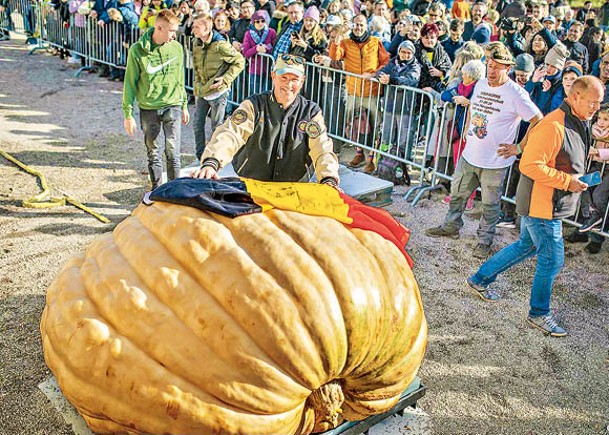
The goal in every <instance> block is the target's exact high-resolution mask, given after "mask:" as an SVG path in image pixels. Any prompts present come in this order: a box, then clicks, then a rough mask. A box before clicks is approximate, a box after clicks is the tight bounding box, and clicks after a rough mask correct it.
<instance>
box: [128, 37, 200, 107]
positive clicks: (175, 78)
mask: <svg viewBox="0 0 609 435" xmlns="http://www.w3.org/2000/svg"><path fill="white" fill-rule="evenodd" d="M153 31H154V29H150V30H149V31H147V32H146V33H144V34H143V35H142V37H141V38H140V39H139V40H138V41H137V42H136V43H135V44H133V45H132V46H131V47H130V48H129V54H128V56H127V71H126V72H125V84H124V87H123V113H124V114H125V118H132V117H133V101H134V100H137V105H138V106H139V107H140V109H147V110H158V109H163V108H165V107H169V106H180V107H182V108H183V109H184V108H186V107H187V104H188V98H187V96H186V89H185V88H184V49H183V48H182V45H181V44H180V43H179V42H177V41H172V42H168V43H166V44H163V45H156V44H153V42H152V32H153Z"/></svg>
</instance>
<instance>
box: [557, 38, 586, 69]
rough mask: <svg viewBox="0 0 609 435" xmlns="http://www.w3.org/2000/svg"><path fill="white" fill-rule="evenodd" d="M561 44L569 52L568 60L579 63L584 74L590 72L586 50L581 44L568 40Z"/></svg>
mask: <svg viewBox="0 0 609 435" xmlns="http://www.w3.org/2000/svg"><path fill="white" fill-rule="evenodd" d="M563 44H565V47H567V50H569V53H570V55H569V59H570V60H574V61H575V62H577V63H579V64H580V65H581V66H582V68H583V69H584V74H588V72H589V71H590V65H589V63H588V59H589V56H588V48H587V47H586V46H585V45H584V44H582V43H581V42H571V41H569V40H568V39H565V40H564V41H563Z"/></svg>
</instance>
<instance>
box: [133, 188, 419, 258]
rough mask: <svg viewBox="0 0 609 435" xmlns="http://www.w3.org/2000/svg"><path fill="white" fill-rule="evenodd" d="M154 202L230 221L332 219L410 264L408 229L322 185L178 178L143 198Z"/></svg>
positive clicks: (392, 219) (147, 202)
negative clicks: (276, 213)
mask: <svg viewBox="0 0 609 435" xmlns="http://www.w3.org/2000/svg"><path fill="white" fill-rule="evenodd" d="M153 201H161V202H170V203H173V204H180V205H186V206H189V207H195V208H198V209H200V210H204V211H208V212H212V213H217V214H220V215H223V216H227V217H231V218H234V217H238V216H241V215H245V214H251V213H264V212H265V211H267V210H270V209H272V208H277V209H281V210H290V211H296V212H300V213H304V214H308V215H313V216H324V217H331V218H334V219H336V220H337V221H339V222H342V223H343V224H344V225H346V226H347V227H349V228H359V229H362V230H368V231H374V232H375V233H377V234H379V235H380V236H382V237H383V238H385V239H387V240H389V241H390V242H392V243H393V244H394V245H396V246H397V247H398V249H399V250H400V251H401V252H402V254H404V257H405V258H406V261H407V262H408V264H409V265H410V267H411V268H412V265H413V262H412V259H411V258H410V256H409V255H408V253H406V249H405V247H406V243H408V239H409V238H410V230H408V229H407V228H405V227H404V226H403V225H402V224H400V223H399V222H398V221H396V220H395V219H394V218H393V217H392V216H391V215H390V214H389V213H388V212H387V211H386V210H383V209H380V208H376V207H371V206H368V205H365V204H362V203H361V202H359V201H357V200H356V199H354V198H352V197H350V196H349V195H347V194H345V193H342V192H339V191H338V190H336V189H335V188H333V187H331V186H328V185H325V184H314V183H292V182H290V183H276V182H268V181H257V180H252V179H249V178H222V179H219V180H200V179H195V178H178V179H175V180H172V181H170V182H168V183H166V184H163V185H162V186H160V187H158V188H156V189H155V190H153V191H152V192H150V193H149V194H146V196H145V197H144V203H146V204H149V203H151V202H153Z"/></svg>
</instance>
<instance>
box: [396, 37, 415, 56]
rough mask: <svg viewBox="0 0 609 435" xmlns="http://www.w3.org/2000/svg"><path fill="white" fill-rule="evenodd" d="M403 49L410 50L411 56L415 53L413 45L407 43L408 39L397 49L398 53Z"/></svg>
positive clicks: (409, 42)
mask: <svg viewBox="0 0 609 435" xmlns="http://www.w3.org/2000/svg"><path fill="white" fill-rule="evenodd" d="M402 48H405V49H407V50H410V51H411V52H412V53H413V54H414V53H416V50H415V48H414V44H413V43H412V42H411V41H409V40H408V39H406V40H404V41H403V42H402V43H401V44H400V46H399V47H398V52H399V51H400V50H401V49H402Z"/></svg>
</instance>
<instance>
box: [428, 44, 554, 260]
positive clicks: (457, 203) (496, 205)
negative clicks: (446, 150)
mask: <svg viewBox="0 0 609 435" xmlns="http://www.w3.org/2000/svg"><path fill="white" fill-rule="evenodd" d="M513 64H514V62H513V60H512V54H511V53H510V51H509V50H508V49H507V47H505V45H503V44H501V43H494V45H493V47H492V49H489V50H487V78H486V79H482V80H479V81H478V83H477V84H476V88H475V90H474V93H473V95H472V97H471V99H470V106H469V107H470V111H469V120H468V123H467V127H466V129H465V130H466V131H467V134H466V145H465V149H464V150H463V154H462V155H461V158H460V159H459V162H458V164H457V169H456V170H455V174H454V176H453V181H452V189H451V192H450V193H451V200H450V204H449V209H448V213H447V214H446V217H445V219H444V223H443V224H442V225H440V226H439V227H434V228H428V229H427V230H426V231H425V234H427V235H428V236H429V237H450V238H452V239H458V238H459V231H460V230H461V228H462V227H463V219H462V216H463V212H464V211H465V204H466V202H467V199H468V198H469V197H470V195H471V194H472V192H473V191H474V190H475V189H477V188H478V187H480V188H481V190H482V218H481V219H480V224H479V227H478V245H477V246H476V248H475V249H474V253H473V255H474V257H476V258H481V259H485V258H487V257H488V255H489V254H490V252H491V244H492V243H493V238H494V235H495V231H496V225H497V223H498V222H499V217H500V211H501V194H502V192H503V184H504V180H505V177H506V175H507V173H508V171H509V167H510V166H511V165H512V163H514V160H515V157H514V156H513V155H512V154H508V153H507V152H505V150H504V148H506V147H507V146H511V144H513V143H514V141H515V139H516V135H517V134H518V126H519V124H520V121H521V120H525V121H528V122H529V123H530V124H531V128H532V127H533V126H534V125H535V124H537V123H538V122H539V121H540V120H541V118H542V115H541V112H540V111H539V109H538V108H537V107H536V106H535V104H533V102H532V101H531V98H530V97H529V95H528V94H527V92H526V91H525V90H524V89H523V88H522V87H520V86H519V85H517V84H516V83H514V82H513V81H512V80H510V79H509V76H508V73H509V70H510V68H511V66H512V65H513ZM508 144H509V145H508Z"/></svg>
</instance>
